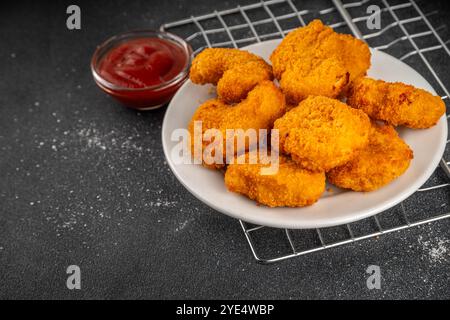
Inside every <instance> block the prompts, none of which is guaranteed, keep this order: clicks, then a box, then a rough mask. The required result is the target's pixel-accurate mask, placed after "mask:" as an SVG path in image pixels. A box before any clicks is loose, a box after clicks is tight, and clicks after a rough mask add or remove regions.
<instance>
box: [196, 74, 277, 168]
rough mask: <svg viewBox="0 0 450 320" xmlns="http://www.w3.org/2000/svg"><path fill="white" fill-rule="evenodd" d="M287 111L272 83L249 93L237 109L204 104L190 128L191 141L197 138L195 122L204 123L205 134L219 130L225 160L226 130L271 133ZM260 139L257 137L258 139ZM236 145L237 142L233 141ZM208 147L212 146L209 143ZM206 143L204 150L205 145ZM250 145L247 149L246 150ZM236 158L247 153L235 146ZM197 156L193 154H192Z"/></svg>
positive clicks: (218, 165)
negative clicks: (237, 155)
mask: <svg viewBox="0 0 450 320" xmlns="http://www.w3.org/2000/svg"><path fill="white" fill-rule="evenodd" d="M285 111H286V101H285V98H284V95H283V94H282V93H281V91H280V90H279V89H278V88H277V87H276V86H275V84H274V83H273V82H271V81H264V82H262V83H260V84H258V85H257V86H256V87H255V88H254V89H253V90H252V91H250V92H249V94H248V96H247V98H246V99H245V100H243V101H242V102H240V103H238V104H237V105H234V106H230V105H227V104H225V103H224V102H222V101H220V100H217V99H212V100H208V101H206V102H205V103H204V104H202V105H201V106H200V107H199V108H198V109H197V111H196V112H195V114H194V116H193V117H192V119H191V122H190V124H189V131H190V133H191V137H194V121H202V134H204V133H205V132H206V130H208V129H217V130H219V131H220V132H221V133H222V137H223V147H224V148H223V149H224V151H223V157H224V160H225V158H226V148H225V147H226V144H225V143H226V129H243V130H244V131H245V130H247V129H256V130H258V129H271V128H272V127H273V123H274V121H275V120H276V119H278V118H279V117H281V116H282V115H283V114H284V112H285ZM257 137H258V136H257ZM194 141H195V140H194V139H191V143H192V150H194V149H193V148H194V145H193V143H194ZM234 141H235V142H236V139H235V138H234ZM208 143H209V142H208ZM208 143H203V148H205V147H206V144H208ZM248 148H249V145H246V149H248ZM234 149H235V154H237V153H238V152H244V151H245V150H238V148H237V145H236V144H235V148H234ZM193 153H194V152H193ZM223 166H224V164H221V163H216V164H214V165H213V166H211V165H210V166H208V167H216V168H221V167H223Z"/></svg>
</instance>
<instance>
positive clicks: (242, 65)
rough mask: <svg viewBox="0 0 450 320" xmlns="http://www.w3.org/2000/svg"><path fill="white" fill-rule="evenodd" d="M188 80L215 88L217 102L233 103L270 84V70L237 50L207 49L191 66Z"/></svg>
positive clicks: (260, 62)
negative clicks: (261, 86) (260, 84)
mask: <svg viewBox="0 0 450 320" xmlns="http://www.w3.org/2000/svg"><path fill="white" fill-rule="evenodd" d="M189 77H190V79H191V81H192V82H194V83H197V84H206V83H212V84H214V85H217V95H218V96H219V99H221V100H223V101H225V102H226V103H236V102H239V101H241V100H242V99H244V98H245V97H246V96H247V93H248V92H249V91H250V90H252V89H253V88H254V87H255V86H256V85H257V84H258V83H261V82H262V81H264V80H273V74H272V67H271V66H270V65H269V64H268V63H267V62H265V61H264V60H263V59H262V58H260V57H258V56H256V55H254V54H252V53H250V52H248V51H243V50H239V49H229V48H207V49H205V50H203V51H202V52H201V53H200V54H198V55H197V56H196V57H195V59H194V61H193V62H192V66H191V70H190V74H189Z"/></svg>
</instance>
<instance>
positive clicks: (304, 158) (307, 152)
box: [274, 96, 370, 171]
mask: <svg viewBox="0 0 450 320" xmlns="http://www.w3.org/2000/svg"><path fill="white" fill-rule="evenodd" d="M274 129H278V130H279V136H280V151H281V152H283V153H285V154H288V155H291V156H292V159H293V160H295V161H296V162H298V163H299V164H300V165H302V166H303V167H305V168H307V169H309V170H314V171H317V170H318V171H328V170H330V169H332V168H334V167H336V166H340V165H342V164H344V163H346V162H347V161H349V160H351V159H352V158H353V157H354V156H355V155H356V152H357V151H359V150H360V149H362V148H364V147H365V146H366V145H367V143H368V139H369V130H370V120H369V117H368V116H367V115H366V114H365V113H364V112H362V111H360V110H356V109H352V108H350V107H349V106H347V105H346V104H345V103H342V102H340V101H338V100H335V99H331V98H327V97H320V96H315V97H314V96H310V97H308V98H307V99H305V100H303V101H302V102H300V104H299V105H298V106H297V107H296V108H294V109H292V110H290V111H288V112H287V113H286V114H285V115H284V116H283V117H281V118H280V119H278V120H277V121H275V125H274Z"/></svg>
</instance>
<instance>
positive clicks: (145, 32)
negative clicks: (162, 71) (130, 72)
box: [90, 29, 193, 92]
mask: <svg viewBox="0 0 450 320" xmlns="http://www.w3.org/2000/svg"><path fill="white" fill-rule="evenodd" d="M142 37H153V38H155V37H156V38H160V39H164V40H168V41H171V42H173V43H175V44H176V45H178V46H179V47H180V48H181V49H183V51H184V54H185V56H186V63H185V65H184V67H183V69H182V70H181V71H180V72H179V73H178V74H177V75H176V76H175V77H173V78H171V79H169V80H167V81H164V82H162V83H159V84H156V85H151V86H146V87H142V88H128V87H122V86H119V85H117V84H114V83H111V82H109V81H108V80H106V79H104V78H103V77H102V76H101V75H100V74H99V72H97V68H98V65H99V62H100V61H101V58H103V56H104V55H105V54H106V53H107V52H109V51H110V50H111V49H112V48H114V47H115V46H116V45H117V44H119V43H121V42H124V41H126V40H129V39H137V38H142ZM192 60H193V50H192V47H191V46H190V45H189V43H187V42H186V41H185V40H184V39H182V38H181V37H179V36H177V35H175V34H173V33H170V32H166V31H160V30H153V29H141V30H132V31H127V32H123V33H119V34H116V35H114V36H112V37H110V38H108V39H107V40H105V41H104V42H103V43H101V44H100V45H99V46H97V48H96V50H95V51H94V54H93V55H92V58H91V64H90V67H91V72H92V75H93V77H94V80H95V81H96V82H97V84H99V85H100V86H103V87H105V88H106V89H109V90H113V91H129V92H133V91H136V92H137V91H147V90H153V91H155V90H160V89H165V88H168V87H170V86H172V85H176V84H178V83H179V82H180V81H183V80H184V79H186V77H187V76H188V75H189V69H190V67H191V63H192Z"/></svg>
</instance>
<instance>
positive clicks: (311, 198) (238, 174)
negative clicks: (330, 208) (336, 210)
mask: <svg viewBox="0 0 450 320" xmlns="http://www.w3.org/2000/svg"><path fill="white" fill-rule="evenodd" d="M240 157H247V158H248V154H245V155H241V156H240ZM264 163H265V162H264V161H261V159H260V162H259V163H257V164H250V163H248V160H246V162H245V164H237V163H235V164H230V165H229V166H228V168H227V171H226V173H225V185H226V186H227V188H228V190H230V191H232V192H237V193H240V194H243V195H245V196H247V197H248V198H250V199H252V200H256V201H257V202H258V203H261V204H264V205H266V206H269V207H303V206H307V205H312V204H313V203H315V202H316V201H317V200H318V199H319V198H320V196H321V195H322V193H323V191H324V190H325V174H324V173H323V172H311V171H308V170H306V169H304V168H302V167H301V166H299V165H298V164H297V163H295V162H294V161H292V160H291V159H289V158H288V157H286V156H283V155H279V169H278V172H277V173H275V174H272V175H262V174H261V171H260V169H261V168H262V167H267V166H268V164H264Z"/></svg>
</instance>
